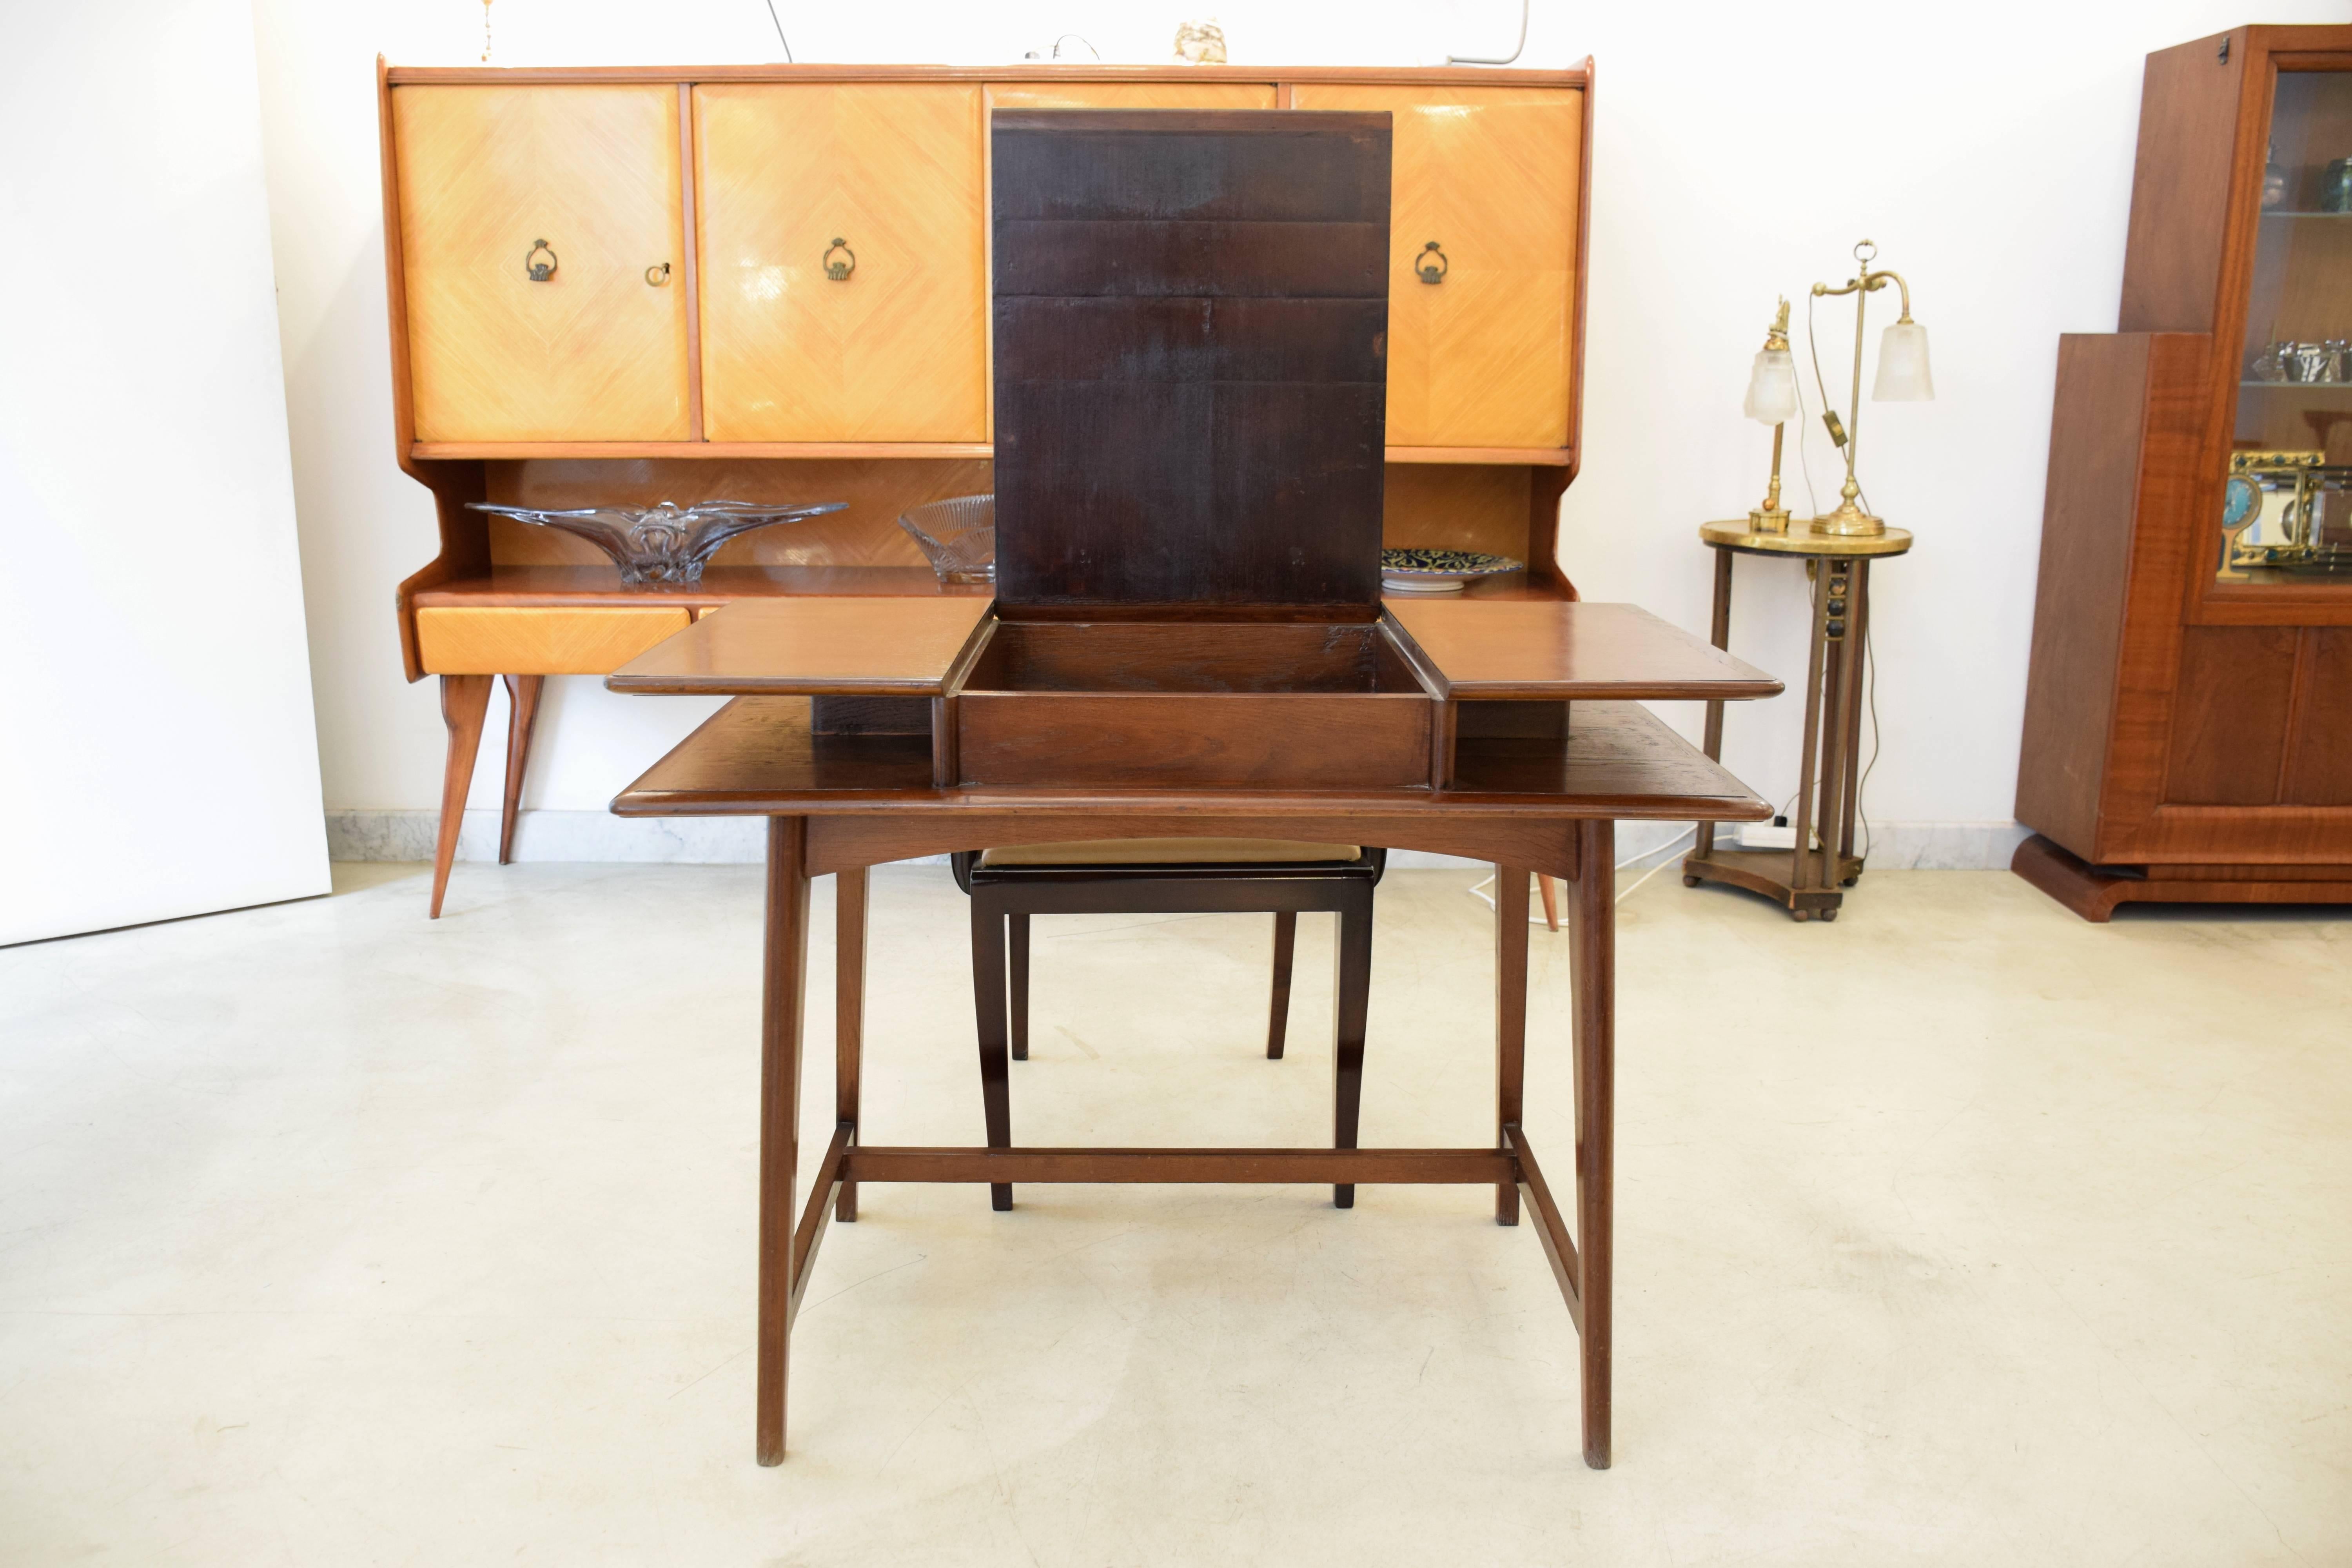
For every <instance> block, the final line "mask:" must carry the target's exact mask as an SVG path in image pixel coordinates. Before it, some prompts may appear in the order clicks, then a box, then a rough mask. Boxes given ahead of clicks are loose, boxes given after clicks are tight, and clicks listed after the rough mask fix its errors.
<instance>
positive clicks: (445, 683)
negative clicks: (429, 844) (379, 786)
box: [428, 675, 491, 921]
mask: <svg viewBox="0 0 2352 1568" xmlns="http://www.w3.org/2000/svg"><path fill="white" fill-rule="evenodd" d="M490 679H491V678H490V677H489V676H487V675H445V676H443V677H442V678H441V721H442V722H443V723H444V724H446V725H447V726H448V727H449V758H448V761H447V762H446V763H444V764H443V766H442V769H441V837H439V838H438V839H437V840H436V842H435V844H434V846H433V903H432V906H431V909H430V910H429V911H428V912H429V913H430V915H431V917H432V918H433V919H434V920H436V921H437V920H439V919H440V918H441V897H442V895H443V894H445V893H446V892H447V891H448V890H449V867H450V865H451V863H452V862H454V861H455V860H456V859H457V830H458V829H459V828H461V827H463V826H465V824H466V792H467V791H468V790H470V789H471V788H473V785H474V758H475V757H476V756H477V755H478V754H479V752H481V749H482V720H483V717H484V716H485V715H486V714H487V713H488V711H489V707H490Z"/></svg>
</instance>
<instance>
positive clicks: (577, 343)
mask: <svg viewBox="0 0 2352 1568" xmlns="http://www.w3.org/2000/svg"><path fill="white" fill-rule="evenodd" d="M392 113H393V134H394V139H395V148H394V156H395V159H396V163H397V168H398V174H399V184H400V247H401V258H402V265H403V268H404V272H405V274H406V277H407V284H408V287H407V301H408V363H409V380H410V386H411V407H412V408H413V410H414V412H415V421H416V438H417V439H418V440H420V441H682V440H686V439H688V438H689V437H690V436H691V432H690V431H689V430H688V426H687V384H686V383H687V377H686V357H687V356H686V334H687V328H688V322H687V319H686V289H685V287H684V283H683V264H684V261H685V255H684V247H685V238H686V228H685V223H684V217H683V214H684V206H683V203H682V198H681V194H680V160H679V151H678V108H677V89H676V88H672V87H663V86H627V87H621V86H615V87H570V86H566V87H554V86H543V87H470V86H469V87H427V86H416V87H396V88H394V89H392ZM541 241H544V242H545V245H544V248H539V247H540V245H541ZM665 263H667V264H668V266H669V268H670V272H669V275H668V277H667V279H663V280H662V281H660V282H658V283H649V282H648V281H647V280H646V269H647V268H660V267H661V266H662V265H663V264H665ZM534 265H535V266H537V267H538V268H541V269H543V270H544V273H545V276H544V277H543V278H541V279H537V280H534V279H533V278H532V275H531V274H532V269H533V267H534ZM658 276H659V274H658V273H656V277H658Z"/></svg>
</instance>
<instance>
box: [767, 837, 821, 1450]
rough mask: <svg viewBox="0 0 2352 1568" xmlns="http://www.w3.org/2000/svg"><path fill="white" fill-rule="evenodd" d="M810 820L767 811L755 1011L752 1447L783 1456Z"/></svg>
mask: <svg viewBox="0 0 2352 1568" xmlns="http://www.w3.org/2000/svg"><path fill="white" fill-rule="evenodd" d="M808 921H809V879H808V819H807V818H806V817H800V816H773V817H770V818H769V819H768V920H767V934H766V945H765V952H764V962H763V964H762V968H763V971H764V984H763V987H762V997H761V1017H760V1321H759V1329H758V1334H757V1339H758V1345H759V1367H758V1372H757V1374H756V1378H755V1384H754V1386H755V1391H756V1392H755V1394H754V1403H755V1404H756V1405H757V1407H758V1413H757V1417H756V1422H755V1425H756V1428H757V1439H756V1443H755V1451H756V1452H757V1454H758V1457H759V1460H760V1463H761V1464H763V1465H775V1464H782V1462H783V1458H784V1389H785V1368H786V1358H787V1354H788V1352H789V1348H790V1343H791V1342H790V1339H789V1335H790V1333H791V1329H792V1316H791V1314H792V1300H793V1219H794V1217H795V1215H794V1211H793V1166H794V1165H795V1164H796V1163H798V1161H799V1158H800V1122H801V1019H802V1016H803V1013H804V1012H805V1010H806V1001H807V995H808Z"/></svg>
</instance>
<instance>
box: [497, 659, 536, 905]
mask: <svg viewBox="0 0 2352 1568" xmlns="http://www.w3.org/2000/svg"><path fill="white" fill-rule="evenodd" d="M501 679H504V680H505V681H506V683H507V793H506V796H505V798H504V799H503V800H501V801H500V802H499V865H501V866H509V865H512V864H513V863H514V836H515V819H516V818H517V817H519V816H521V815H522V774H523V770H524V769H525V768H526V767H529V766H530V731H531V728H532V726H533V725H535V724H536V723H537V722H538V721H539V694H540V690H541V688H543V687H545V686H546V684H547V677H545V676H543V675H509V676H504V677H501Z"/></svg>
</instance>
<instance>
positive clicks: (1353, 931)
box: [953, 838, 1388, 1209]
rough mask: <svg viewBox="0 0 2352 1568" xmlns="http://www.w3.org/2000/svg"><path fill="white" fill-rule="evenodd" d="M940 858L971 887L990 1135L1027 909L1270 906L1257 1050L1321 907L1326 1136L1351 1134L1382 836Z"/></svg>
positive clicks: (1275, 1050) (999, 1198)
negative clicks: (1269, 995) (1325, 949)
mask: <svg viewBox="0 0 2352 1568" xmlns="http://www.w3.org/2000/svg"><path fill="white" fill-rule="evenodd" d="M1387 859H1388V851H1387V850H1385V849H1374V848H1368V847H1360V846H1357V845H1353V844H1304V843H1291V842H1287V841H1284V840H1277V839H1255V838H1130V839H1107V840H1100V841H1094V842H1082V843H1066V844H1024V845H1021V846H1019V847H1013V848H1007V849H987V850H977V851H974V850H966V851H963V852H961V853H960V854H958V855H956V856H954V857H953V864H954V867H955V879H956V882H957V885H958V886H960V887H961V888H962V889H963V890H964V891H965V892H967V893H969V894H971V982H972V1002H973V1006H974V1009H975V1011H976V1013H977V1015H978V1019H979V1025H980V1088H981V1099H982V1108H983V1110H984V1111H985V1113H986V1116H987V1121H988V1144H989V1147H990V1148H992V1149H1003V1148H1009V1147H1011V1146H1012V1142H1013V1111H1012V1103H1011V1084H1010V1081H1009V1079H1010V1073H1009V1071H1008V1068H1007V1065H1006V1064H1007V1060H1008V1058H1010V1059H1011V1060H1013V1061H1020V1060H1025V1059H1027V1058H1028V1055H1029V917H1030V916H1031V915H1033V914H1162V913H1166V914H1189V913H1194V912H1205V911H1211V910H1225V911H1253V910H1263V911H1269V912H1271V913H1272V914H1273V916H1274V995H1273V1002H1272V1005H1271V1006H1270V1008H1269V1010H1268V1017H1267V1022H1266V1035H1265V1054H1266V1055H1267V1057H1269V1058H1275V1059H1279V1058H1281V1056H1282V1047H1283V1039H1284V1037H1285V1036H1286V1033H1287V1032H1288V1026H1289V1018H1290V961H1291V952H1292V948H1293V945H1294V943H1295V942H1296V940H1297V932H1298V915H1299V911H1300V910H1332V911H1334V912H1336V913H1337V914H1338V915H1339V948H1338V962H1337V963H1336V964H1335V966H1334V967H1335V970H1336V979H1335V984H1336V988H1337V990H1336V997H1335V1000H1334V1003H1333V1006H1332V1036H1333V1043H1334V1050H1333V1053H1332V1055H1333V1058H1334V1065H1333V1084H1332V1091H1333V1104H1332V1114H1331V1145H1332V1147H1333V1148H1335V1149H1352V1148H1354V1147H1355V1146H1356V1112H1357V1108H1358V1106H1359V1104H1360V1101H1361V1100H1362V1098H1363V1085H1364V1014H1365V1007H1366V1005H1367V1003H1368V1002H1369V1000H1370V994H1371V983H1372V889H1373V887H1374V885H1375V884H1377V883H1378V882H1379V881H1380V879H1381V871H1382V869H1383V868H1385V867H1386V864H1387ZM1008 929H1009V930H1010V932H1011V942H1010V962H1009V963H1008V957H1007V945H1008V944H1007V942H1006V933H1007V931H1008ZM1008 970H1009V973H1010V984H1009V986H1008V984H1007V973H1008ZM1331 1201H1332V1204H1333V1205H1334V1206H1336V1207H1339V1208H1343V1209H1344V1208H1353V1207H1354V1206H1355V1203H1356V1189H1355V1187H1354V1185H1353V1184H1342V1185H1336V1186H1334V1187H1333V1188H1332V1189H1331ZM989 1203H990V1205H991V1206H992V1207H993V1208H997V1209H1009V1208H1011V1207H1012V1206H1013V1187H1012V1185H1011V1184H1009V1183H1004V1184H993V1185H992V1186H991V1187H990V1188H989Z"/></svg>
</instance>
